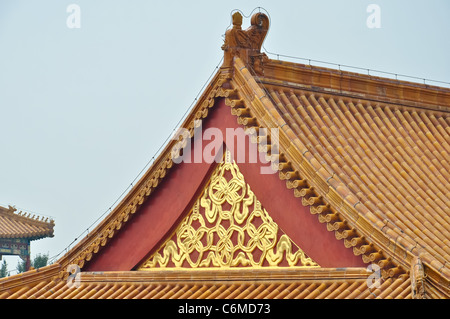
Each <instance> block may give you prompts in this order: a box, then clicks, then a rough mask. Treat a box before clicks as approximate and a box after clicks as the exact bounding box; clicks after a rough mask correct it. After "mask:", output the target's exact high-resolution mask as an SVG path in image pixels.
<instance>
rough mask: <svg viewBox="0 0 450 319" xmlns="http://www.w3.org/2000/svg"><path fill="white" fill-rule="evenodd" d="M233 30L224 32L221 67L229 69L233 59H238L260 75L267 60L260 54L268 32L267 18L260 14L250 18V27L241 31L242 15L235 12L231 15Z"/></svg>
mask: <svg viewBox="0 0 450 319" xmlns="http://www.w3.org/2000/svg"><path fill="white" fill-rule="evenodd" d="M232 21H233V28H232V29H229V30H227V31H226V32H225V43H224V44H223V46H222V49H223V50H224V62H223V67H230V66H231V64H232V62H233V58H234V57H235V56H236V57H239V58H240V59H241V60H242V61H243V62H244V63H245V64H246V65H248V66H250V67H251V68H252V69H253V70H254V71H255V72H256V73H262V71H263V70H262V65H263V62H264V60H265V59H268V58H267V56H266V55H265V54H264V53H261V47H262V43H263V41H264V38H265V37H266V34H267V31H268V30H269V17H268V16H267V15H266V14H264V13H261V12H257V13H255V14H254V15H253V16H252V17H251V20H250V22H251V26H250V27H249V28H248V29H246V30H242V28H241V25H242V14H241V13H240V12H239V11H236V12H235V13H234V14H233V15H232Z"/></svg>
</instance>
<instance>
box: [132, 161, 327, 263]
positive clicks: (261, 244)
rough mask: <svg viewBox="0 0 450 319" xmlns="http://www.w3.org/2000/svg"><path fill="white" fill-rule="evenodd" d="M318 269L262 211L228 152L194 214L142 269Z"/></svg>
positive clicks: (188, 216) (200, 198)
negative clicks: (276, 267) (278, 267)
mask: <svg viewBox="0 0 450 319" xmlns="http://www.w3.org/2000/svg"><path fill="white" fill-rule="evenodd" d="M266 266H268V267H274V266H285V267H319V265H318V264H317V263H315V262H314V261H313V260H312V259H311V258H309V257H308V256H306V254H305V253H304V252H303V251H302V250H301V249H300V248H299V247H298V246H296V245H295V243H293V242H292V240H291V239H290V238H289V237H288V236H287V235H286V234H284V233H283V232H282V231H281V230H280V229H279V227H278V225H277V224H276V223H275V222H274V221H273V220H272V218H271V217H270V216H269V214H268V213H267V211H266V210H265V209H264V208H262V207H261V203H260V202H259V201H258V200H257V199H256V197H255V195H254V193H253V192H252V191H251V189H250V187H249V185H247V184H246V182H245V180H244V177H243V175H242V174H241V173H240V172H239V168H238V166H237V165H236V163H234V162H232V161H230V159H229V153H227V155H226V159H225V161H224V162H222V163H219V164H218V166H217V167H216V169H215V170H214V172H213V174H212V177H211V179H210V181H209V182H208V184H207V185H206V187H205V188H204V190H203V192H202V194H201V195H200V197H199V198H198V199H197V200H196V202H195V203H194V205H193V208H192V209H191V211H190V212H189V214H188V215H187V216H186V217H185V218H184V219H183V220H182V221H181V223H180V224H179V225H178V227H177V228H176V230H175V231H174V233H173V234H172V236H171V237H170V238H169V239H168V240H167V241H166V242H165V243H163V244H162V245H161V247H160V248H159V249H158V251H156V252H155V253H154V254H153V255H152V256H151V257H150V258H149V259H148V260H147V261H146V262H144V263H143V264H142V265H141V266H140V267H139V269H138V270H151V269H161V268H206V267H219V268H227V267H266Z"/></svg>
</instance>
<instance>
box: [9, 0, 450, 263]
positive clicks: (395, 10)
mask: <svg viewBox="0 0 450 319" xmlns="http://www.w3.org/2000/svg"><path fill="white" fill-rule="evenodd" d="M73 3H74V4H77V5H78V6H79V7H80V9H81V12H80V22H81V24H80V26H81V27H80V28H72V29H71V28H68V26H67V24H66V20H67V18H68V17H69V15H70V13H68V12H67V11H66V9H67V7H68V6H69V5H70V4H73ZM370 4H376V5H378V7H379V8H380V10H381V11H380V24H381V25H380V26H381V28H369V27H368V25H367V23H366V20H367V18H368V17H369V16H370V14H371V13H368V12H367V7H368V6H369V5H370ZM256 7H263V8H264V9H265V10H267V12H268V13H269V15H270V18H271V27H270V31H269V34H268V36H267V38H266V41H265V43H264V48H265V49H266V50H267V51H268V52H273V53H279V54H284V55H290V56H297V57H303V58H309V59H314V60H320V61H327V62H332V63H338V64H341V65H352V66H357V67H362V68H370V69H376V70H382V71H387V72H392V73H398V74H405V75H411V76H416V77H419V78H427V79H434V80H440V81H445V82H450V60H449V59H448V52H449V51H450V50H449V49H450V44H449V43H450V41H449V39H448V34H449V31H450V19H448V16H449V13H450V2H449V1H447V0H429V1H425V0H423V1H406V0H403V1H401V0H390V1H387V0H386V1H376V0H370V1H365V0H353V1H350V0H348V1H333V0H329V1H325V0H323V1H301V0H296V1H283V0H278V1H245V2H243V1H234V0H230V1H158V2H156V1H138V0H134V1H126V0H108V1H106V0H103V1H101V0H84V1H82V0H78V1H76V0H68V1H61V0H40V1H32V0H29V1H23V0H22V1H20V0H0V120H1V123H0V151H1V153H0V154H1V156H0V205H2V206H7V205H15V206H16V207H17V208H18V209H22V210H25V211H29V212H33V213H36V214H39V215H44V216H51V217H53V218H54V220H55V223H56V226H55V237H53V238H46V239H41V240H38V241H34V242H32V246H31V249H32V257H34V256H35V255H36V254H38V253H48V254H49V255H50V257H52V256H56V255H58V254H60V253H61V252H64V251H65V249H66V248H67V247H68V245H69V244H71V243H72V241H73V240H74V239H75V238H79V239H81V238H82V237H84V234H83V232H84V231H85V230H86V229H87V228H88V227H90V226H91V224H92V223H93V222H94V221H95V220H97V218H99V217H100V216H101V215H102V214H103V213H105V212H106V211H108V209H109V208H110V207H111V206H112V205H113V203H114V202H115V201H116V199H117V198H118V197H119V196H120V195H121V194H122V192H123V191H124V190H125V189H127V187H128V186H129V185H130V183H131V182H132V181H133V180H134V179H135V177H136V176H137V175H138V174H139V172H140V171H141V170H142V168H144V167H145V165H146V164H147V163H148V161H149V160H150V159H151V158H152V157H153V156H154V155H155V153H156V152H157V150H158V149H159V148H160V146H161V145H162V144H163V142H164V141H165V140H166V138H167V137H168V136H169V135H170V134H171V133H172V131H173V129H174V128H175V126H176V124H177V123H178V121H179V120H180V119H181V118H182V117H183V114H185V112H186V110H187V109H188V108H189V106H190V105H191V104H192V102H193V100H194V99H195V97H196V96H197V93H198V92H199V90H200V89H201V88H202V86H203V85H204V84H205V81H206V80H207V79H208V78H209V76H210V75H211V73H212V72H213V71H214V70H215V67H216V66H217V64H218V63H219V61H220V59H221V57H222V55H223V52H222V50H221V48H220V47H221V45H222V43H223V37H222V36H223V34H224V33H225V29H226V27H227V26H228V25H229V24H230V12H231V11H232V10H233V9H240V10H241V11H242V12H243V13H244V14H246V15H249V14H250V13H251V12H252V10H253V9H255V8H256ZM248 25H249V19H244V23H243V28H246V27H247V26H248ZM269 57H271V58H276V56H273V55H269ZM298 62H300V63H303V62H304V61H298ZM317 65H321V64H317ZM361 72H362V71H361ZM377 75H378V74H377ZM419 81H420V80H419ZM90 230H92V227H91V228H90ZM80 235H81V236H80ZM59 256H61V255H59ZM7 262H8V263H9V268H10V269H14V268H15V267H16V265H17V259H15V258H7Z"/></svg>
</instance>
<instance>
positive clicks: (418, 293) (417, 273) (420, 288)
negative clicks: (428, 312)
mask: <svg viewBox="0 0 450 319" xmlns="http://www.w3.org/2000/svg"><path fill="white" fill-rule="evenodd" d="M411 294H412V297H413V298H414V299H425V298H426V297H425V272H424V268H423V264H422V260H421V259H420V257H417V256H416V257H414V258H413V260H412V262H411Z"/></svg>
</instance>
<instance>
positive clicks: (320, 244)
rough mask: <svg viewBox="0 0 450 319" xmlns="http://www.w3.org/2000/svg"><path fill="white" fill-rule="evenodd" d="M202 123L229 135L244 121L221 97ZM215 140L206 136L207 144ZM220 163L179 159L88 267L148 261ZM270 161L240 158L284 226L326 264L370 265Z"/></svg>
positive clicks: (262, 199)
mask: <svg viewBox="0 0 450 319" xmlns="http://www.w3.org/2000/svg"><path fill="white" fill-rule="evenodd" d="M202 127H203V130H205V129H208V128H219V129H221V131H222V134H223V136H224V137H225V136H226V132H225V130H226V128H234V129H235V128H238V127H240V125H239V124H237V121H236V117H235V116H233V115H231V113H230V108H229V107H228V106H226V105H225V103H224V100H223V99H219V100H217V101H216V105H215V106H214V107H213V108H212V110H210V114H209V115H208V117H207V119H206V120H205V121H203V123H202ZM209 142H210V141H204V142H203V147H205V146H207V145H208V143H209ZM225 143H229V141H226V140H225ZM193 145H194V143H192V145H191V146H193ZM237 162H238V161H237ZM215 164H216V163H212V164H208V163H205V162H203V163H183V162H182V163H180V164H175V165H174V167H172V168H171V169H170V170H169V173H168V175H167V176H166V177H165V178H164V180H163V181H162V183H161V184H160V185H159V186H158V188H157V190H156V191H155V192H153V193H152V194H151V195H150V197H149V198H148V199H147V200H146V202H145V203H144V204H143V205H142V206H141V207H140V208H139V210H138V211H137V212H136V213H135V214H134V216H132V217H131V218H130V220H129V221H128V222H127V223H126V224H125V225H124V227H123V228H122V229H121V231H120V232H119V233H118V234H116V235H115V236H114V238H112V239H111V241H110V242H109V243H108V244H107V246H106V247H104V248H103V249H102V250H101V251H100V252H99V253H97V256H95V257H94V258H93V259H92V260H91V261H90V262H89V263H88V264H87V265H86V266H85V269H83V270H85V271H114V270H116V271H125V270H132V269H133V268H134V267H136V266H137V265H139V264H140V263H141V262H143V261H144V260H145V259H146V257H148V256H149V254H150V253H152V252H153V251H154V250H155V249H158V247H159V245H160V244H161V243H162V241H163V240H164V239H165V237H166V235H168V234H169V233H170V231H171V230H172V229H173V227H174V226H176V225H177V222H178V221H179V220H180V219H181V218H182V217H183V216H184V215H185V214H187V213H188V212H189V210H190V209H191V206H192V203H193V202H194V201H195V199H196V198H197V196H198V194H199V193H200V192H201V190H202V187H203V185H204V184H205V183H206V182H207V179H208V178H209V176H210V172H211V170H212V169H213V168H214V167H215ZM267 165H268V164H265V163H261V162H259V163H248V162H246V163H239V162H238V166H239V169H240V171H241V173H242V174H243V175H244V178H245V180H246V182H247V183H248V184H249V185H250V187H251V189H252V191H253V192H254V193H255V195H256V197H257V198H258V200H259V201H260V202H261V204H262V205H263V207H264V208H265V209H266V210H267V212H268V213H269V215H270V216H271V217H272V218H273V220H274V221H275V222H276V223H277V224H278V225H279V227H280V228H281V229H282V230H283V231H284V232H285V233H286V234H287V235H288V236H289V237H290V238H291V239H292V240H293V241H294V242H295V243H296V244H297V245H298V246H299V247H300V248H301V249H302V250H303V251H304V252H305V253H306V254H307V255H308V256H310V257H311V258H312V259H313V260H314V261H316V262H317V263H318V264H319V265H320V266H321V267H331V268H339V267H364V265H365V264H364V263H363V261H362V259H361V258H360V257H357V256H355V255H354V254H353V252H352V250H351V249H347V248H345V247H344V244H343V242H342V241H339V240H337V239H336V238H335V236H334V232H329V231H327V229H326V225H325V224H321V223H319V221H318V219H317V217H316V216H314V215H312V214H311V213H310V212H309V208H308V207H305V206H303V205H302V203H301V199H300V198H296V197H294V195H293V191H292V190H289V189H287V188H286V185H285V182H284V181H282V180H280V179H279V177H278V174H264V175H262V174H261V173H260V168H261V167H262V166H267Z"/></svg>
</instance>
